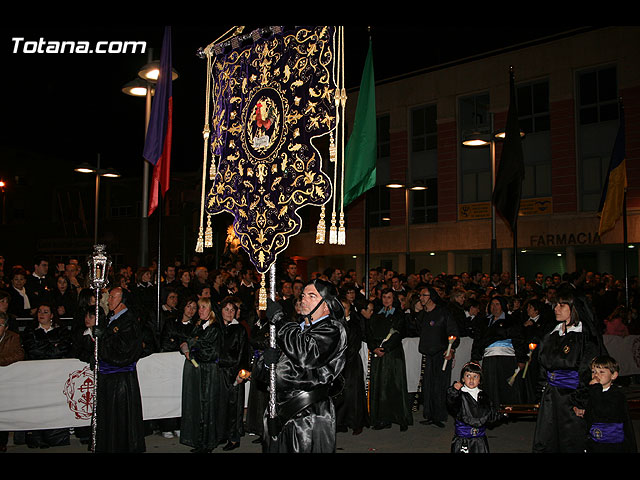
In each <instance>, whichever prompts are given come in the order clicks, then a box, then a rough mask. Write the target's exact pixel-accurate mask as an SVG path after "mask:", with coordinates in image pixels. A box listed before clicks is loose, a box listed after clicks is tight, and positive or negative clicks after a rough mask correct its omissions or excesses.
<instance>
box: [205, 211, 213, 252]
mask: <svg viewBox="0 0 640 480" xmlns="http://www.w3.org/2000/svg"><path fill="white" fill-rule="evenodd" d="M204 246H205V247H207V248H211V247H213V229H212V228H211V215H207V230H206V232H205V233H204Z"/></svg>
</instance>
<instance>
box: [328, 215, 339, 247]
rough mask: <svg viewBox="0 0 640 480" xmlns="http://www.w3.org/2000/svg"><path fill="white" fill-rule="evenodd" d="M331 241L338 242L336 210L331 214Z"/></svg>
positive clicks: (333, 243)
mask: <svg viewBox="0 0 640 480" xmlns="http://www.w3.org/2000/svg"><path fill="white" fill-rule="evenodd" d="M329 243H330V244H331V245H335V244H336V243H338V229H337V227H336V212H335V210H334V211H333V213H332V214H331V227H329Z"/></svg>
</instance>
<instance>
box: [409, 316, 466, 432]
mask: <svg viewBox="0 0 640 480" xmlns="http://www.w3.org/2000/svg"><path fill="white" fill-rule="evenodd" d="M463 315H464V312H463ZM410 325H411V328H410V330H411V331H412V332H413V333H414V334H416V335H417V336H419V337H420V341H419V344H418V351H419V352H420V353H421V354H422V362H423V363H422V365H423V367H424V373H423V375H422V399H423V400H422V401H423V403H422V405H423V410H422V415H423V417H424V418H426V419H429V420H432V421H436V422H446V421H447V400H446V393H447V386H448V385H449V383H450V381H451V366H452V365H453V360H449V361H448V362H447V366H446V367H445V368H444V370H443V368H442V367H443V365H444V354H445V353H446V350H447V348H448V347H449V337H451V336H453V337H456V338H455V340H454V341H453V343H452V344H451V348H452V349H454V350H455V349H456V348H457V347H458V345H459V344H460V332H459V330H458V323H457V322H456V320H455V318H454V316H453V315H452V314H451V313H450V310H449V309H448V308H447V307H445V306H443V305H436V306H435V307H434V308H433V309H432V310H431V311H427V310H426V309H424V310H422V311H420V312H418V313H416V314H415V315H413V316H412V318H411V321H410Z"/></svg>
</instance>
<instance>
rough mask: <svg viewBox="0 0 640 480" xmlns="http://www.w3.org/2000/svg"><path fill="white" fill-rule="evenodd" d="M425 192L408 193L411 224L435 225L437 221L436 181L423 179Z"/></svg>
mask: <svg viewBox="0 0 640 480" xmlns="http://www.w3.org/2000/svg"><path fill="white" fill-rule="evenodd" d="M420 183H423V184H424V185H425V186H426V187H427V189H426V190H415V191H410V192H409V193H410V195H409V196H410V202H411V223H435V222H437V221H438V179H437V178H428V179H424V180H423V181H421V182H420Z"/></svg>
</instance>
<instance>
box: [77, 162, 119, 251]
mask: <svg viewBox="0 0 640 480" xmlns="http://www.w3.org/2000/svg"><path fill="white" fill-rule="evenodd" d="M74 170H75V171H76V172H78V173H92V174H94V175H95V176H96V189H95V196H96V198H95V208H94V221H93V244H94V245H97V243H98V205H99V201H98V199H99V195H100V177H107V178H118V177H119V176H120V174H119V173H118V172H117V171H116V170H114V169H113V168H107V169H101V168H100V154H98V160H97V166H95V167H94V166H93V165H90V164H89V163H82V164H80V165H78V166H77V167H76V168H75V169H74Z"/></svg>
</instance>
